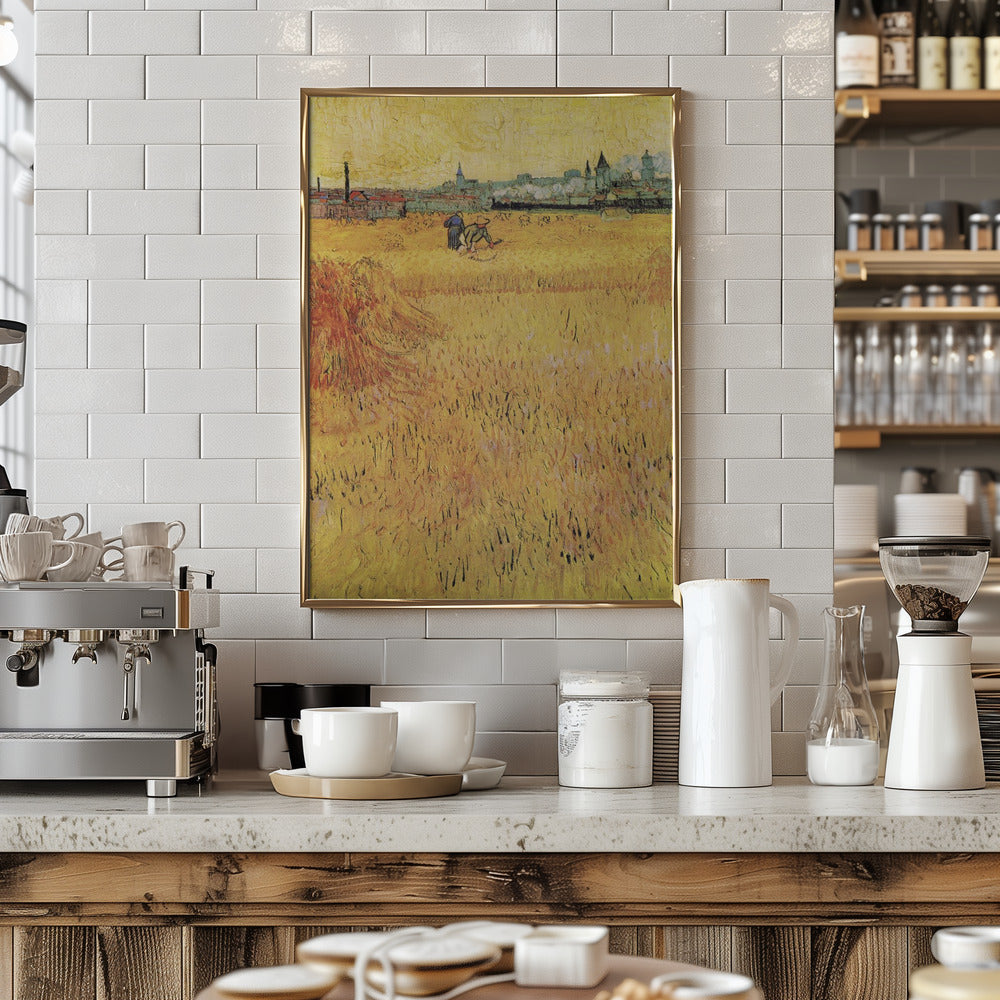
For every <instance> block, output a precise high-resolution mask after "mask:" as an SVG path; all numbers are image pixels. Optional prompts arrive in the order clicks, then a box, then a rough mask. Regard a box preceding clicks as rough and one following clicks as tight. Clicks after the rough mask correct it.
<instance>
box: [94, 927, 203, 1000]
mask: <svg viewBox="0 0 1000 1000" xmlns="http://www.w3.org/2000/svg"><path fill="white" fill-rule="evenodd" d="M181 937H182V930H181V928H180V927H145V926H138V927H128V926H126V927H98V928H97V1000H136V998H138V997H141V998H142V1000H178V997H180V996H181V993H182V990H183V946H182V940H181Z"/></svg>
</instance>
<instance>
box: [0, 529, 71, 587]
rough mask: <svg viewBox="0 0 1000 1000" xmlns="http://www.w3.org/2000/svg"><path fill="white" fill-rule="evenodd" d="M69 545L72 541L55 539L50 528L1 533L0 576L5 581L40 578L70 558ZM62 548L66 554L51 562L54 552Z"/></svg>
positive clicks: (59, 567) (65, 563)
mask: <svg viewBox="0 0 1000 1000" xmlns="http://www.w3.org/2000/svg"><path fill="white" fill-rule="evenodd" d="M72 545H73V543H72V542H62V541H55V540H54V539H53V538H52V532H51V531H21V532H16V533H15V534H9V533H6V534H3V535H0V576H2V577H3V578H4V579H5V580H7V581H8V583H16V582H18V581H28V580H41V579H42V577H43V576H45V574H46V573H48V572H49V571H51V570H58V569H62V568H63V567H64V566H66V565H68V564H69V563H70V562H71V561H72V559H73V550H72ZM62 549H65V550H67V551H68V553H69V554H68V556H67V558H66V559H64V560H63V561H62V562H58V563H53V562H52V558H53V555H54V553H55V552H56V551H60V550H62ZM56 558H58V556H57V557H56Z"/></svg>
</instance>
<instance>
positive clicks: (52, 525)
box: [41, 510, 84, 540]
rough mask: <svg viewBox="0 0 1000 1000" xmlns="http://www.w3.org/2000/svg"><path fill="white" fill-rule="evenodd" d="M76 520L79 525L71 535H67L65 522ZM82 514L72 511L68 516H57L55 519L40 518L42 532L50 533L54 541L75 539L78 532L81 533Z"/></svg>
mask: <svg viewBox="0 0 1000 1000" xmlns="http://www.w3.org/2000/svg"><path fill="white" fill-rule="evenodd" d="M73 518H76V519H77V521H78V522H79V524H77V526H76V529H75V530H74V531H73V533H72V534H68V533H67V528H66V522H67V521H69V520H72V519H73ZM83 524H84V520H83V514H81V513H80V512H79V511H75V510H74V511H72V512H71V513H69V514H57V515H56V516H55V517H43V518H42V527H41V530H42V531H51V532H52V537H53V538H55V539H56V540H59V539H62V538H65V539H70V538H73V539H75V538H77V537H79V535H80V532H81V531H83Z"/></svg>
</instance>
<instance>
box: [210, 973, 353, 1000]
mask: <svg viewBox="0 0 1000 1000" xmlns="http://www.w3.org/2000/svg"><path fill="white" fill-rule="evenodd" d="M341 978H342V973H340V972H338V971H337V970H335V969H331V968H327V969H317V968H310V967H308V966H304V965H279V966H275V967H273V968H260V969H237V970H236V971H235V972H230V973H228V974H227V975H225V976H220V977H219V978H218V979H216V980H215V982H214V983H212V988H213V989H214V990H215V991H216V993H218V994H219V995H220V996H223V997H233V998H234V1000H235V998H237V997H238V998H239V1000H318V998H319V997H323V996H326V994H327V993H329V992H330V990H332V989H333V988H334V986H336V985H337V983H339V982H340V980H341Z"/></svg>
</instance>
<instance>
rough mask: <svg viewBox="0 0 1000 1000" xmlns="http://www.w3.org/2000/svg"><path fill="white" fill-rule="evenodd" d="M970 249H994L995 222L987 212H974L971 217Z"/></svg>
mask: <svg viewBox="0 0 1000 1000" xmlns="http://www.w3.org/2000/svg"><path fill="white" fill-rule="evenodd" d="M969 249H970V250H992V249H993V222H992V220H991V219H990V217H989V216H988V215H987V214H986V213H985V212H973V213H972V215H970V216H969Z"/></svg>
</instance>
